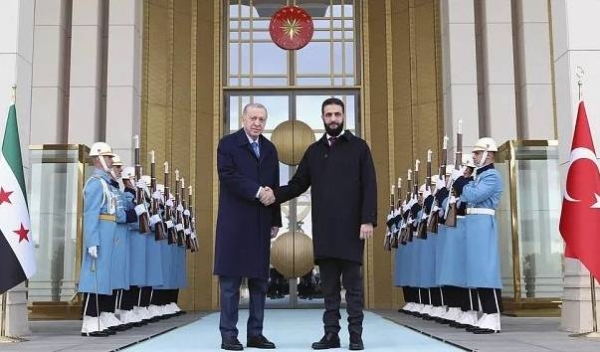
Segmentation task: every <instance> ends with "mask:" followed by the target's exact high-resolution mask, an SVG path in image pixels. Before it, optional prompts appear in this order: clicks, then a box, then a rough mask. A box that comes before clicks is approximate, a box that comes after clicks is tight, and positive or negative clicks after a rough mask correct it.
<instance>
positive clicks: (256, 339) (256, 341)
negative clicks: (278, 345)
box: [246, 334, 275, 349]
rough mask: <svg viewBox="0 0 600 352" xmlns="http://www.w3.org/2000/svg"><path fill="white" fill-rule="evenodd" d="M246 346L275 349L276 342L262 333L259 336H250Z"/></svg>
mask: <svg viewBox="0 0 600 352" xmlns="http://www.w3.org/2000/svg"><path fill="white" fill-rule="evenodd" d="M246 347H255V348H263V349H273V348H275V344H274V343H273V342H271V341H269V340H268V339H267V338H266V337H264V336H263V335H262V334H261V335H258V336H253V337H248V340H247V341H246Z"/></svg>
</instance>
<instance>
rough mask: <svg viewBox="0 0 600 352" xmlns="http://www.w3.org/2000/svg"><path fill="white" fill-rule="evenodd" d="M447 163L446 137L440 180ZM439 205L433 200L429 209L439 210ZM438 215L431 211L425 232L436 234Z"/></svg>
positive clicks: (445, 138)
mask: <svg viewBox="0 0 600 352" xmlns="http://www.w3.org/2000/svg"><path fill="white" fill-rule="evenodd" d="M447 163H448V136H444V142H443V145H442V158H441V160H440V171H439V174H438V176H439V178H440V180H443V179H444V175H445V174H446V164H447ZM440 206H441V205H440V204H438V202H437V198H435V199H434V200H433V204H432V206H431V209H435V208H439V207H440ZM439 219H440V215H439V213H438V212H437V211H432V212H431V215H430V216H429V221H428V223H427V231H429V232H431V233H437V232H438V223H439Z"/></svg>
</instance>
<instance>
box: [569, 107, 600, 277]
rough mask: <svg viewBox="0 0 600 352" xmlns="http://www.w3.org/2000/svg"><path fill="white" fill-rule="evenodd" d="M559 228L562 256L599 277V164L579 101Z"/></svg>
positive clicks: (583, 108)
mask: <svg viewBox="0 0 600 352" xmlns="http://www.w3.org/2000/svg"><path fill="white" fill-rule="evenodd" d="M559 228H560V234H561V235H562V237H563V239H564V240H565V244H566V246H565V257H569V258H575V259H579V260H580V261H581V263H582V264H583V265H584V266H585V267H586V268H587V269H588V270H589V271H590V273H591V274H592V275H593V276H594V277H595V278H596V279H598V280H600V165H599V164H598V161H597V159H596V151H595V149H594V141H593V140H592V134H591V132H590V126H589V123H588V119H587V114H586V112H585V106H584V105H583V102H580V103H579V110H578V111H577V121H576V122H575V132H574V133H573V142H572V143H571V155H570V157H569V169H568V171H567V184H566V187H565V193H564V198H563V202H562V212H561V215H560V225H559Z"/></svg>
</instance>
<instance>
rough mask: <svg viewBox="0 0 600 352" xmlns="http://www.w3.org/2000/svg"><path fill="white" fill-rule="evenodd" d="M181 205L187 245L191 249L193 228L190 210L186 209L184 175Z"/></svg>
mask: <svg viewBox="0 0 600 352" xmlns="http://www.w3.org/2000/svg"><path fill="white" fill-rule="evenodd" d="M181 207H182V208H183V211H182V212H181V223H182V224H183V234H184V242H185V247H186V248H187V249H189V250H191V249H192V240H191V238H190V236H191V235H192V229H191V228H190V218H189V216H188V215H189V210H187V209H186V207H187V204H186V202H185V180H184V179H183V177H182V178H181Z"/></svg>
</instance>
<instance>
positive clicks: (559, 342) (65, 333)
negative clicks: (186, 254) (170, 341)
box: [0, 310, 600, 352]
mask: <svg viewBox="0 0 600 352" xmlns="http://www.w3.org/2000/svg"><path fill="white" fill-rule="evenodd" d="M373 312H374V313H376V314H379V315H381V316H383V317H385V318H387V319H390V320H392V321H394V322H397V323H398V324H401V325H405V326H408V327H410V328H412V329H414V330H416V331H419V332H421V333H424V334H427V335H430V336H433V337H434V338H437V339H440V340H443V341H447V342H449V343H452V344H454V345H457V346H460V347H463V348H464V349H465V350H467V351H483V352H509V351H510V352H543V351H545V352H548V351H560V352H571V351H577V352H598V351H600V339H598V340H591V339H584V338H573V337H570V336H569V334H568V333H566V332H563V331H559V325H560V319H559V318H515V317H503V319H502V327H503V331H502V333H500V334H495V335H474V334H471V333H467V332H465V331H464V330H458V329H454V328H450V327H448V326H447V325H441V324H437V323H435V322H430V321H425V320H422V319H419V318H415V317H412V316H408V315H405V314H400V313H397V312H396V311H391V310H375V311H373ZM206 314H208V313H207V312H205V313H189V314H186V315H183V316H179V317H175V318H171V319H167V320H163V321H160V322H157V323H152V324H148V325H146V326H143V327H140V328H133V329H131V330H128V331H125V332H121V333H118V334H117V335H114V336H110V337H107V338H102V337H81V336H80V335H79V329H80V327H81V325H80V324H81V322H80V321H33V322H31V330H32V334H31V335H30V336H26V338H27V339H28V341H26V342H21V343H0V351H1V352H5V351H6V352H13V351H14V352H16V351H19V352H32V351H40V352H42V351H43V352H54V351H119V350H123V349H124V348H125V347H126V346H129V345H131V344H134V343H137V342H139V341H143V340H146V339H148V338H151V337H152V336H156V335H158V334H161V333H164V332H168V331H169V330H171V329H174V328H177V327H179V326H182V325H185V324H187V323H190V322H192V321H195V320H197V319H199V318H201V317H202V316H204V315H206ZM215 328H216V327H215ZM373 333H376V332H372V331H365V334H373ZM382 338H384V337H383V336H382ZM173 350H174V351H175V350H176V349H173Z"/></svg>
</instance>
